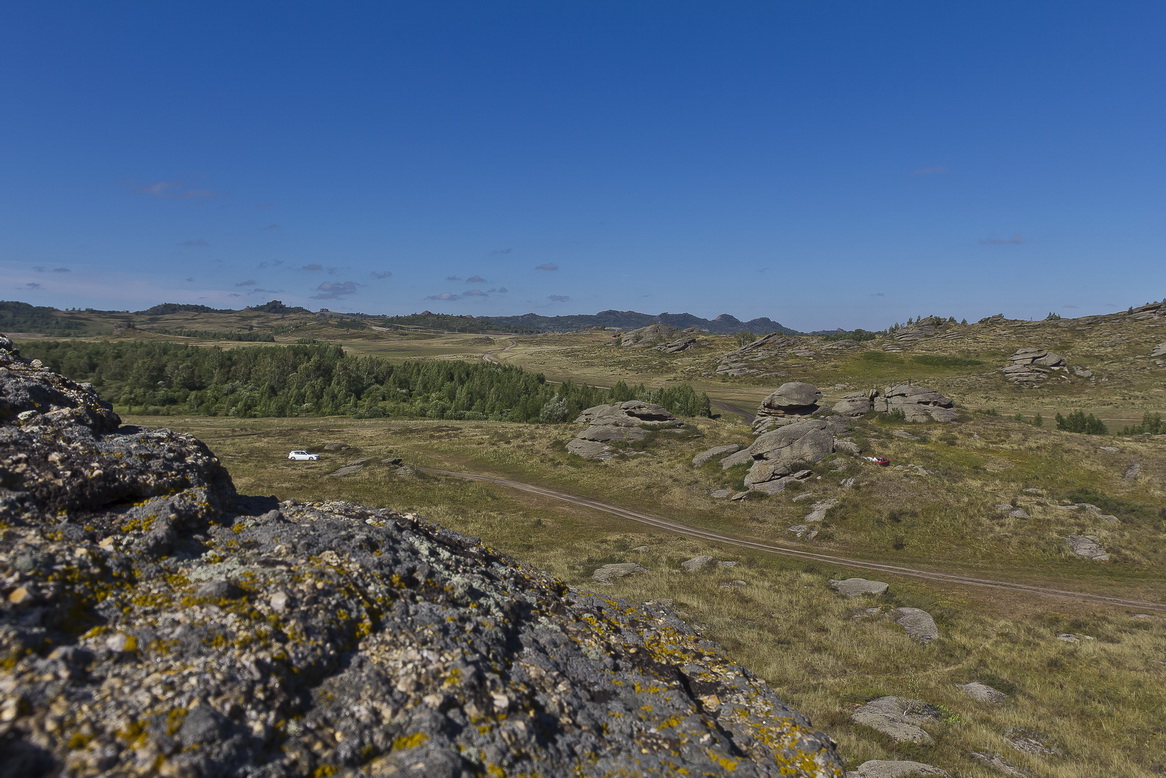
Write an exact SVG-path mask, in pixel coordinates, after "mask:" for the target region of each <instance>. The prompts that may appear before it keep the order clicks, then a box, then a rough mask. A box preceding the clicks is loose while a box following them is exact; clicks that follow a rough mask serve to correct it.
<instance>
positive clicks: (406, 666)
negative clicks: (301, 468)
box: [0, 336, 842, 778]
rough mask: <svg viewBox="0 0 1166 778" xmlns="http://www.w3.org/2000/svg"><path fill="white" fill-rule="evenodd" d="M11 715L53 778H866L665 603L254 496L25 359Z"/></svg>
mask: <svg viewBox="0 0 1166 778" xmlns="http://www.w3.org/2000/svg"><path fill="white" fill-rule="evenodd" d="M621 410H627V409H621ZM601 426H612V427H614V426H618V425H601ZM791 628H793V627H792V626H791ZM0 699H2V701H3V702H2V706H0V766H2V768H3V771H4V774H10V775H21V776H28V777H29V778H37V777H38V776H56V775H71V776H90V775H111V774H116V775H130V776H146V775H150V776H153V775H161V776H167V775H169V776H219V775H238V776H263V777H264V778H267V777H272V778H274V777H275V776H302V775H355V774H359V775H375V776H405V775H415V776H461V775H516V774H525V775H546V776H558V775H586V776H591V775H595V776H599V775H674V774H680V773H683V772H687V773H689V774H694V775H700V774H723V773H725V772H728V771H732V773H733V774H734V775H741V776H776V775H799V776H841V775H842V765H841V761H840V760H839V758H838V756H837V754H836V752H835V750H834V746H833V743H832V742H831V741H830V739H829V738H828V737H827V736H826V735H824V734H823V733H821V732H819V731H816V730H815V729H814V728H813V727H812V726H811V725H810V723H809V722H808V721H807V720H806V719H805V718H804V717H802V716H801V715H799V714H798V713H797V712H796V711H794V710H791V709H790V708H789V707H788V706H786V705H785V704H784V703H783V702H782V701H781V700H780V699H779V698H778V696H777V694H776V693H775V692H774V691H773V690H772V689H770V688H769V687H768V686H767V685H766V684H765V683H764V682H762V681H760V680H759V679H757V678H756V677H754V676H753V675H752V674H750V673H749V672H748V671H747V670H745V669H744V668H742V667H740V666H738V665H735V664H733V663H732V662H730V661H729V660H728V659H727V658H726V657H725V655H724V654H723V652H722V651H721V650H720V649H719V648H718V647H717V646H715V645H714V644H712V643H710V642H708V641H707V640H705V639H704V638H702V637H701V635H700V634H699V633H697V632H696V631H694V630H693V629H692V628H690V627H689V626H687V625H686V624H685V623H684V622H682V621H681V620H680V619H678V618H677V617H676V616H675V615H673V614H672V613H671V612H670V611H669V610H668V609H667V608H666V607H665V606H663V605H662V604H659V603H655V604H652V603H649V604H646V605H640V604H635V603H631V602H627V601H624V600H620V599H617V598H614V597H610V596H606V595H604V596H598V595H595V594H591V593H588V592H585V591H579V590H575V589H571V588H569V587H567V586H565V585H564V584H563V583H562V582H560V581H558V580H557V579H555V578H553V577H552V576H549V575H547V574H545V573H542V572H539V571H537V570H534V569H532V568H530V567H528V566H526V565H523V564H521V563H519V562H517V561H515V560H513V559H511V558H509V557H507V556H505V555H503V554H500V553H498V552H496V551H493V550H491V549H489V548H487V547H485V546H483V545H482V544H481V543H479V542H478V541H477V540H476V539H474V538H468V537H465V536H462V535H459V534H457V533H454V532H451V531H449V530H446V529H443V528H441V527H439V526H437V525H434V524H432V523H430V522H427V521H425V520H424V519H421V518H419V517H417V516H415V515H413V514H409V513H398V512H395V511H391V510H383V509H372V508H367V507H362V506H359V505H353V504H350V503H344V502H329V503H318V504H310V505H309V504H301V503H299V502H296V501H295V500H284V501H279V500H277V499H276V498H274V497H245V496H240V495H238V494H237V493H236V492H235V488H234V486H233V484H232V481H231V478H230V476H229V475H228V473H227V472H226V470H224V468H223V467H222V465H221V464H220V463H219V461H218V459H217V458H216V457H215V456H214V454H213V453H212V452H211V451H210V450H209V449H208V448H207V447H206V446H205V445H203V444H202V443H201V442H199V441H198V440H196V439H195V438H193V437H192V436H190V435H184V434H180V433H174V432H170V431H168V430H146V429H141V428H137V427H130V426H123V425H122V424H121V421H120V419H119V418H118V417H117V415H116V414H114V413H113V411H112V409H111V408H110V407H109V406H108V405H105V404H103V403H102V402H101V401H100V399H99V398H98V397H97V395H96V394H95V393H94V392H93V390H92V388H91V387H88V386H86V385H83V384H77V383H75V382H72V381H70V380H68V379H67V378H64V377H62V376H59V375H57V374H55V373H53V372H51V371H49V370H47V369H45V368H43V367H42V366H40V365H38V364H36V363H32V362H29V361H28V360H25V359H23V358H21V357H20V356H19V354H18V352H17V351H16V349H14V348H13V346H12V344H11V342H10V341H9V340H8V339H7V338H4V337H3V336H0Z"/></svg>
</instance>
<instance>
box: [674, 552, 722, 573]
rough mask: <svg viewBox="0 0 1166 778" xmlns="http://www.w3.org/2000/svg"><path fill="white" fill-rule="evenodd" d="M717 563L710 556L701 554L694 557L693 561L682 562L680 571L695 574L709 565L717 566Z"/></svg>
mask: <svg viewBox="0 0 1166 778" xmlns="http://www.w3.org/2000/svg"><path fill="white" fill-rule="evenodd" d="M716 561H717V560H716V559H714V558H713V557H711V556H709V555H708V554H701V555H700V556H694V557H693V558H692V559H686V560H684V561H683V562H681V563H680V569H682V570H684V571H685V572H686V573H695V572H698V571H700V570H704V569H705V568H706V567H708V566H709V565H712V564H715V563H716Z"/></svg>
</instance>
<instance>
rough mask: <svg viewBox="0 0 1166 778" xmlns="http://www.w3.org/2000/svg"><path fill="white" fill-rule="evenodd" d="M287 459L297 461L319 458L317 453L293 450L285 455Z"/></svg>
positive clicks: (310, 460)
mask: <svg viewBox="0 0 1166 778" xmlns="http://www.w3.org/2000/svg"><path fill="white" fill-rule="evenodd" d="M287 458H288V459H294V460H296V461H299V462H315V461H316V460H318V459H319V458H320V455H319V454H313V453H312V452H310V451H293V452H291V453H290V454H288V455H287Z"/></svg>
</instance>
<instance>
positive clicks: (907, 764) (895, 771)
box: [846, 759, 950, 778]
mask: <svg viewBox="0 0 1166 778" xmlns="http://www.w3.org/2000/svg"><path fill="white" fill-rule="evenodd" d="M949 775H950V773H948V772H947V771H946V770H940V769H939V768H938V767H933V766H932V765H929V764H924V763H923V762H911V761H908V760H893V761H892V760H888V759H872V760H870V761H869V762H863V763H862V764H860V765H859V766H858V768H857V769H855V770H851V771H850V772H848V773H847V774H846V778H923V777H924V776H949Z"/></svg>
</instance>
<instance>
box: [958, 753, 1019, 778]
mask: <svg viewBox="0 0 1166 778" xmlns="http://www.w3.org/2000/svg"><path fill="white" fill-rule="evenodd" d="M968 755H969V756H971V757H972V759H975V760H976V761H977V762H979V763H980V764H984V765H987V766H988V767H991V768H992V769H993V770H995V771H996V772H998V773H1000V774H1001V775H1007V776H1009V778H1027V776H1029V775H1031V773H1029V772H1027V771H1026V770H1021V769H1020V768H1019V767H1017V766H1016V765H1014V764H1012V763H1011V762H1009V761H1008V760H1007V759H1005V758H1004V757H1002V756H1000V754H989V753H985V752H983V751H969V752H968Z"/></svg>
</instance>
